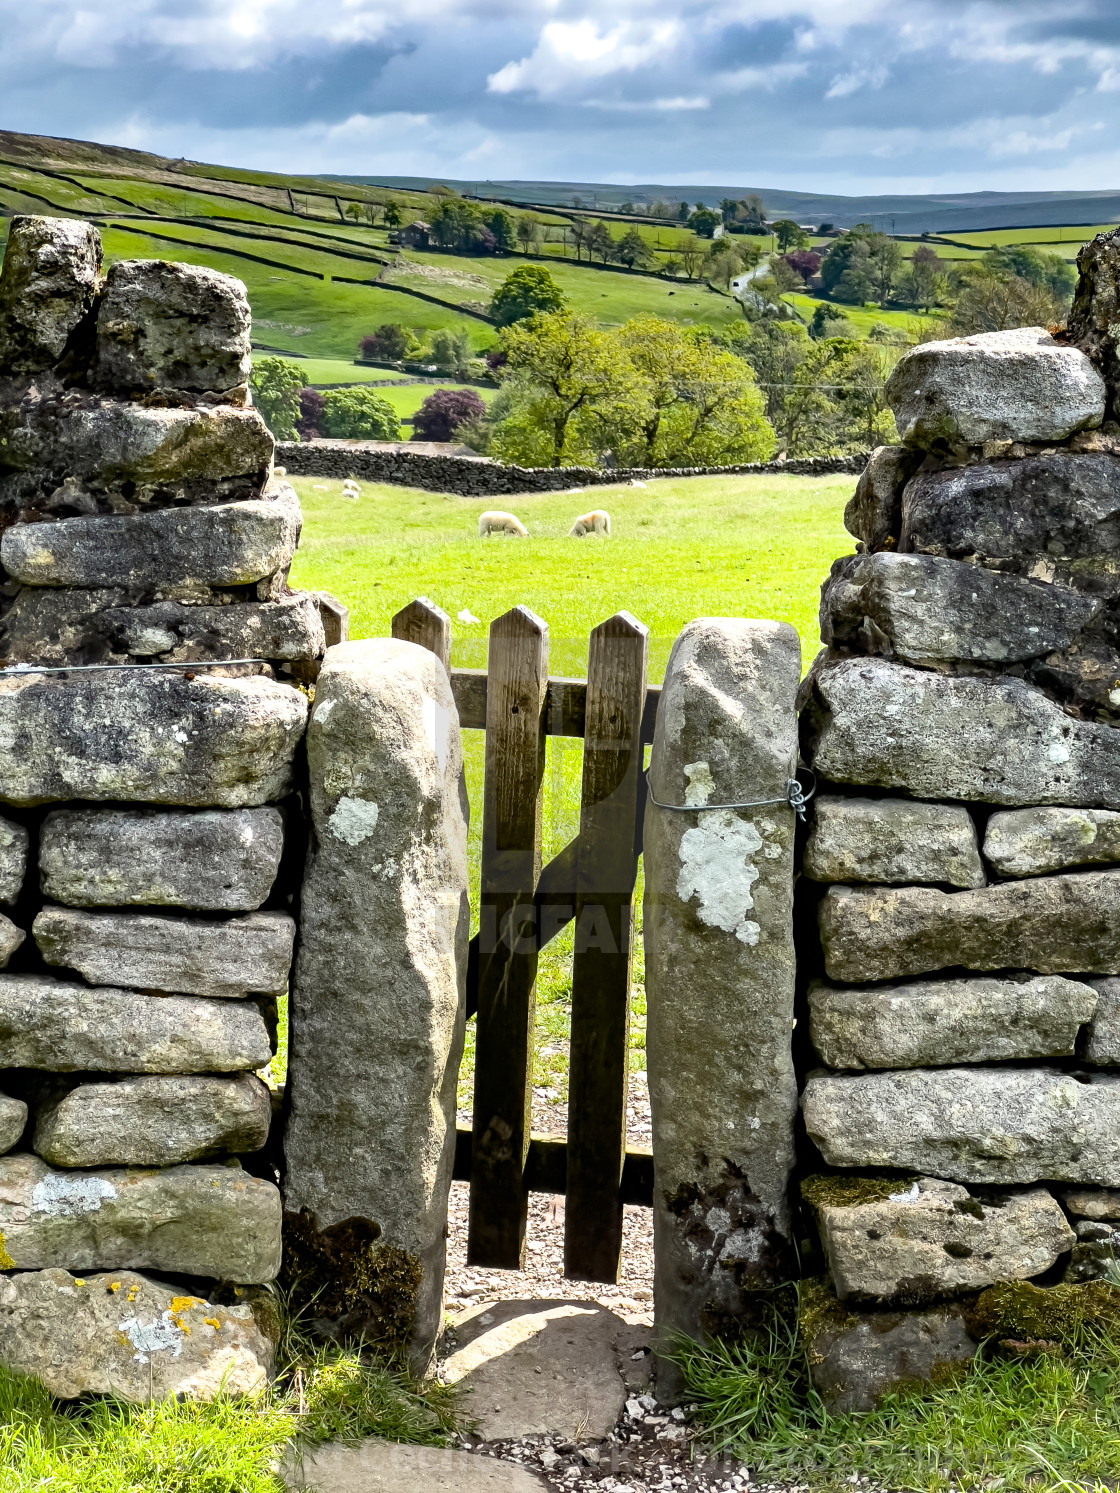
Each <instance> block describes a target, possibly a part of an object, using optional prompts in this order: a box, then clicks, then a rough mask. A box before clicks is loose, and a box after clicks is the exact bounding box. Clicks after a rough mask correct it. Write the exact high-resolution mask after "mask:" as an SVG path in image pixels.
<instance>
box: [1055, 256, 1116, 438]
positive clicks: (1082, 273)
mask: <svg viewBox="0 0 1120 1493" xmlns="http://www.w3.org/2000/svg"><path fill="white" fill-rule="evenodd" d="M1077 268H1078V272H1079V273H1078V279H1077V289H1076V291H1075V292H1074V297H1073V305H1072V306H1071V307H1070V312H1069V316H1068V317H1067V319H1066V336H1067V338H1068V340H1069V341H1070V342H1072V343H1073V345H1074V346H1075V347H1079V348H1080V349H1081V351H1082V352H1083V353H1085V354H1086V355H1087V356H1088V357H1090V358H1092V360H1093V362H1094V363H1095V364H1096V366H1097V367H1098V368H1099V369H1100V371H1101V372H1102V373H1103V374H1104V378H1105V383H1106V384H1107V385H1108V390H1109V395H1110V401H1111V409H1112V413H1113V415H1114V416H1115V413H1116V395H1117V393H1118V392H1120V358H1118V356H1117V348H1116V331H1115V328H1116V323H1117V322H1118V321H1120V235H1118V234H1117V232H1116V230H1115V229H1112V230H1111V231H1110V232H1107V233H1098V234H1097V236H1096V238H1095V239H1093V240H1092V242H1091V243H1088V244H1086V245H1085V246H1084V247H1083V248H1082V249H1081V250H1080V251H1079V252H1078V255H1077Z"/></svg>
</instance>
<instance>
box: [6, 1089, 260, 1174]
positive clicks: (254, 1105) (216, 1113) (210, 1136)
mask: <svg viewBox="0 0 1120 1493" xmlns="http://www.w3.org/2000/svg"><path fill="white" fill-rule="evenodd" d="M271 1118H272V1104H271V1100H270V1098H269V1093H268V1089H267V1088H266V1086H265V1085H264V1084H263V1083H262V1082H261V1081H260V1079H259V1078H255V1077H254V1076H253V1075H252V1074H250V1073H241V1074H239V1075H238V1076H237V1077H236V1078H211V1077H208V1076H207V1077H184V1076H181V1075H178V1074H176V1075H175V1076H173V1077H166V1078H165V1077H151V1078H148V1077H144V1078H122V1079H121V1080H120V1081H119V1082H117V1083H81V1084H79V1085H78V1086H77V1087H76V1088H73V1089H70V1090H69V1092H68V1093H65V1094H62V1095H61V1096H60V1097H58V1098H57V1099H55V1100H54V1101H53V1102H51V1103H49V1104H48V1105H47V1107H46V1108H45V1109H43V1110H42V1111H41V1112H40V1113H39V1114H38V1115H37V1117H36V1121H35V1138H34V1140H33V1142H32V1145H33V1147H34V1149H35V1151H36V1152H37V1154H38V1155H40V1156H41V1157H42V1158H43V1160H44V1161H49V1162H50V1163H51V1165H52V1166H177V1165H178V1164H179V1163H181V1162H184V1161H198V1160H200V1159H202V1158H203V1157H207V1156H217V1155H219V1154H220V1153H221V1152H223V1151H231V1152H234V1153H239V1152H247V1151H259V1150H260V1148H261V1147H262V1146H263V1145H264V1144H265V1142H266V1141H267V1140H268V1128H269V1123H270V1121H271Z"/></svg>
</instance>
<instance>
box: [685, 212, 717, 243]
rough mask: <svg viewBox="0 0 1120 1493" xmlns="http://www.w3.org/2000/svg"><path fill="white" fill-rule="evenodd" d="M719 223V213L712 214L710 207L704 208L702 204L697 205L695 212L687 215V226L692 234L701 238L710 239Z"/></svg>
mask: <svg viewBox="0 0 1120 1493" xmlns="http://www.w3.org/2000/svg"><path fill="white" fill-rule="evenodd" d="M719 223H720V217H719V213H717V212H713V211H712V209H711V208H710V207H705V206H704V204H703V203H698V204H697V206H696V208H695V210H694V211H693V212H691V213H689V215H688V226H689V227H690V228H691V229H692V231H693V233H697V234H699V235H700V237H701V238H711V236H712V234H713V233H715V231H716V229H717V228H718V227H719Z"/></svg>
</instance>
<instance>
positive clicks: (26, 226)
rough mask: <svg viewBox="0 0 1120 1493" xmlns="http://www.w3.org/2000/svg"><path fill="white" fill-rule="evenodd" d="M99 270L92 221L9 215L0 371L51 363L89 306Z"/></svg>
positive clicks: (1, 278) (1, 277)
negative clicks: (9, 227)
mask: <svg viewBox="0 0 1120 1493" xmlns="http://www.w3.org/2000/svg"><path fill="white" fill-rule="evenodd" d="M100 269H101V239H100V237H99V236H98V232H97V229H96V228H94V226H93V224H92V223H83V222H81V221H80V220H79V219H77V218H40V217H22V216H16V217H14V218H13V219H12V226H11V230H10V232H9V234H8V247H7V251H6V252H5V254H4V264H3V268H2V269H0V368H2V369H3V370H4V371H5V372H6V373H14V374H30V373H39V372H42V371H44V370H45V369H47V368H50V367H51V366H52V364H54V363H57V362H58V360H59V359H60V358H61V357H62V354H63V353H64V352H65V351H66V344H67V342H68V341H69V339H70V337H71V336H72V335H73V333H74V332H75V331H76V330H77V328H78V327H79V326H80V324H81V323H82V321H83V320H84V319H85V318H86V317H87V316H88V315H89V313H90V310H91V309H92V307H93V302H94V297H95V295H96V294H97V286H98V275H99V272H100Z"/></svg>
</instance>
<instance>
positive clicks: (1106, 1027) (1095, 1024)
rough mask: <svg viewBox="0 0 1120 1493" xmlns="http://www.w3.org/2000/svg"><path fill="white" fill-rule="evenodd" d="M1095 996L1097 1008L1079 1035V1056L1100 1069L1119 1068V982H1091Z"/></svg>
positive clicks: (1107, 977) (1109, 979)
mask: <svg viewBox="0 0 1120 1493" xmlns="http://www.w3.org/2000/svg"><path fill="white" fill-rule="evenodd" d="M1089 984H1090V985H1092V987H1093V989H1094V990H1095V991H1096V992H1097V1008H1096V1010H1095V1011H1094V1013H1093V1017H1092V1020H1091V1021H1090V1022H1089V1025H1088V1028H1087V1029H1086V1031H1085V1032H1084V1033H1083V1034H1082V1039H1081V1046H1080V1054H1081V1056H1082V1057H1083V1058H1084V1059H1085V1061H1086V1062H1087V1063H1099V1064H1100V1066H1101V1067H1102V1068H1116V1067H1120V979H1116V978H1115V977H1113V976H1105V977H1104V978H1103V979H1102V978H1097V979H1090V981H1089Z"/></svg>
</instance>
